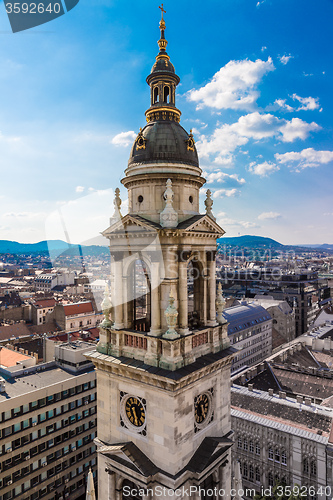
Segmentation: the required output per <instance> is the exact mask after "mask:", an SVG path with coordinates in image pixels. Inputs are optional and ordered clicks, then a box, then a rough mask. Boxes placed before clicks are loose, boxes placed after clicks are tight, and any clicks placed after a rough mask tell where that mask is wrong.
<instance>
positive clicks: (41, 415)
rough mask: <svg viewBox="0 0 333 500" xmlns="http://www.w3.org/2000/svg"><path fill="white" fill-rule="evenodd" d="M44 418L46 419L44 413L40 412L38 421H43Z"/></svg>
mask: <svg viewBox="0 0 333 500" xmlns="http://www.w3.org/2000/svg"><path fill="white" fill-rule="evenodd" d="M44 420H46V413H41V414H40V415H39V421H40V422H44Z"/></svg>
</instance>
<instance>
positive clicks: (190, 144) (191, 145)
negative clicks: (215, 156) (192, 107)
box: [186, 129, 195, 151]
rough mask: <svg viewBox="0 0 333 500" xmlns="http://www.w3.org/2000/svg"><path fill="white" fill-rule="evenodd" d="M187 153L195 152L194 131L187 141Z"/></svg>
mask: <svg viewBox="0 0 333 500" xmlns="http://www.w3.org/2000/svg"><path fill="white" fill-rule="evenodd" d="M186 144H187V151H194V145H195V140H194V139H193V134H192V129H191V130H190V135H189V138H188V139H187V141H186Z"/></svg>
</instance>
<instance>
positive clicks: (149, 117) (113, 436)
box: [88, 4, 233, 500]
mask: <svg viewBox="0 0 333 500" xmlns="http://www.w3.org/2000/svg"><path fill="white" fill-rule="evenodd" d="M160 8H161V10H162V19H161V21H160V32H161V34H160V39H159V41H158V46H159V53H158V55H157V56H156V60H155V63H154V65H153V68H152V70H151V73H150V75H149V76H148V77H147V83H148V85H149V87H150V107H149V109H148V110H147V111H146V113H145V114H146V122H147V123H146V125H145V127H144V128H142V129H140V131H139V133H138V135H137V137H136V139H135V141H134V144H133V147H132V150H131V154H130V158H129V161H128V167H127V169H126V170H125V177H124V178H123V179H122V181H121V182H122V183H123V185H124V186H125V187H126V188H127V190H128V197H129V213H128V214H127V215H125V216H122V215H121V211H120V207H121V200H120V197H119V189H118V190H116V198H115V201H114V206H115V212H114V215H113V217H112V218H111V220H110V227H109V228H108V229H106V230H105V231H104V232H103V235H104V236H105V237H106V238H108V239H109V241H110V254H111V277H110V282H111V291H110V294H109V292H108V290H106V292H105V298H104V301H103V304H102V308H103V313H104V316H105V318H104V321H103V322H102V324H101V325H100V341H99V344H98V346H97V349H96V351H95V352H93V353H91V354H90V355H88V357H89V359H90V360H91V361H93V362H94V364H95V367H96V370H97V393H98V406H97V408H98V412H97V418H98V432H97V434H98V438H97V440H96V444H97V449H98V456H99V459H98V463H99V472H98V482H99V496H98V498H99V499H100V500H111V499H112V500H113V499H115V500H123V499H126V498H127V499H130V500H131V499H137V498H140V499H141V498H145V499H150V500H155V498H173V497H172V491H173V492H174V498H179V497H181V498H187V497H186V493H184V489H185V491H186V490H187V491H188V493H187V494H188V495H189V496H188V498H194V499H198V498H200V496H199V488H202V489H204V490H205V491H208V492H211V491H213V493H211V494H209V495H206V497H204V498H207V499H208V498H211V499H215V500H218V499H220V498H221V499H222V498H226V497H228V494H229V491H230V447H231V446H232V433H231V428H230V425H231V423H230V365H231V362H232V357H233V349H232V348H230V345H229V341H228V336H227V324H226V323H225V322H224V320H223V318H222V316H221V315H219V316H218V318H217V316H216V280H215V256H216V239H217V238H218V237H220V236H222V235H223V234H224V231H223V229H222V228H221V227H220V226H219V225H218V224H217V223H216V221H215V218H214V216H213V213H212V204H213V201H212V199H211V196H210V191H209V190H208V191H207V198H206V201H205V206H206V213H204V214H200V212H199V190H200V188H201V187H202V186H203V185H204V183H205V179H204V178H203V177H202V176H201V174H202V171H201V169H200V167H199V161H198V155H197V151H196V147H195V140H194V138H193V135H192V133H190V134H188V133H187V132H186V131H185V129H184V128H183V127H182V126H181V125H180V123H179V122H180V116H181V112H180V111H179V110H178V109H177V107H176V87H177V85H178V83H179V81H180V79H179V77H178V76H177V75H176V73H175V68H174V66H173V65H172V63H171V62H170V57H169V55H168V54H167V52H166V47H167V41H166V39H165V21H164V17H163V14H164V13H165V11H164V9H163V4H162V7H160ZM217 303H218V304H219V301H217ZM163 488H165V490H163ZM189 488H191V490H189ZM218 490H220V493H219V492H218ZM223 491H224V492H223ZM161 492H163V494H162V495H161ZM180 492H181V495H180ZM189 492H190V493H189Z"/></svg>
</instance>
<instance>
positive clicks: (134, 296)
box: [126, 258, 151, 332]
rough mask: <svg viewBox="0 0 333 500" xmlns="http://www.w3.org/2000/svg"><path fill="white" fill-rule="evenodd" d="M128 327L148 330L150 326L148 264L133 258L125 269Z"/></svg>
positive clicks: (142, 330) (141, 330)
mask: <svg viewBox="0 0 333 500" xmlns="http://www.w3.org/2000/svg"><path fill="white" fill-rule="evenodd" d="M126 274H127V297H128V302H127V304H126V306H127V318H128V328H130V329H132V330H136V331H139V332H149V330H150V326H151V279H150V269H149V265H148V263H147V262H145V260H143V259H141V258H136V259H134V260H133V261H132V262H131V264H130V265H129V266H128V269H127V273H126Z"/></svg>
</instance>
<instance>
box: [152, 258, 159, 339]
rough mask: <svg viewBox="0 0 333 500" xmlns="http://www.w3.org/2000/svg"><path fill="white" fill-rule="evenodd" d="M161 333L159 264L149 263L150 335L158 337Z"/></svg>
mask: <svg viewBox="0 0 333 500" xmlns="http://www.w3.org/2000/svg"><path fill="white" fill-rule="evenodd" d="M160 333H161V303H160V263H159V261H156V262H154V261H152V263H151V326H150V332H149V334H150V335H153V336H154V337H158V336H159V334H160Z"/></svg>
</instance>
